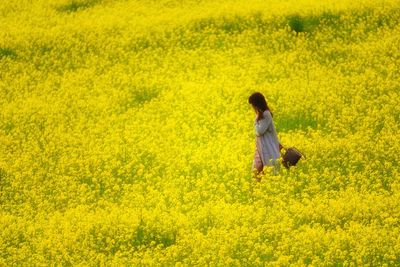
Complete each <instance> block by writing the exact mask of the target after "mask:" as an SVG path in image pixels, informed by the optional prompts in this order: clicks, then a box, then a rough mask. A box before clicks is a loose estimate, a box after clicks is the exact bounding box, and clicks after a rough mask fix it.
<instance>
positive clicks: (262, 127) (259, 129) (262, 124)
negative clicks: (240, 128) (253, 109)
mask: <svg viewBox="0 0 400 267" xmlns="http://www.w3.org/2000/svg"><path fill="white" fill-rule="evenodd" d="M271 122H272V117H271V113H269V112H266V115H264V118H262V119H261V120H255V122H254V126H255V133H256V135H257V136H261V135H263V134H264V133H265V131H266V130H267V129H268V127H269V125H270V124H271Z"/></svg>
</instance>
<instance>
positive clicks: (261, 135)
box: [254, 110, 280, 166]
mask: <svg viewBox="0 0 400 267" xmlns="http://www.w3.org/2000/svg"><path fill="white" fill-rule="evenodd" d="M263 115H264V118H262V119H261V120H259V121H258V122H257V118H255V119H254V132H255V134H256V146H257V150H258V151H259V153H260V157H261V160H262V162H263V165H264V166H265V165H268V166H273V165H274V164H275V160H276V159H277V158H279V157H280V151H279V143H280V142H279V139H278V135H277V133H276V129H275V125H274V122H273V120H272V115H271V112H270V111H269V110H265V111H264V112H263Z"/></svg>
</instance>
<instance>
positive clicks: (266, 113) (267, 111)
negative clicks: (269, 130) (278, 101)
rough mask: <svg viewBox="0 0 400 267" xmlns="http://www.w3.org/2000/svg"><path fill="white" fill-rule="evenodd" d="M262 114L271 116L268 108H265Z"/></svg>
mask: <svg viewBox="0 0 400 267" xmlns="http://www.w3.org/2000/svg"><path fill="white" fill-rule="evenodd" d="M263 114H264V115H266V116H268V117H272V116H271V112H270V111H269V110H268V109H266V110H265V111H264V112H263Z"/></svg>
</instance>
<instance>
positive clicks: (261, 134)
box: [249, 92, 282, 182]
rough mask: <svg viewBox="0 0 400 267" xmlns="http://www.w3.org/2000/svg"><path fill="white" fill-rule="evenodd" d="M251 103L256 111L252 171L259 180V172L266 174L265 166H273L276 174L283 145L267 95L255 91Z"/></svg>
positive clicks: (250, 99)
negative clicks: (254, 149) (266, 98)
mask: <svg viewBox="0 0 400 267" xmlns="http://www.w3.org/2000/svg"><path fill="white" fill-rule="evenodd" d="M249 104H251V105H252V106H253V109H254V111H255V112H256V118H255V120H254V132H255V135H256V151H255V153H254V160H253V165H252V172H253V177H254V178H256V180H257V181H258V182H259V181H260V180H261V177H259V174H260V173H262V174H264V172H263V168H264V166H271V167H273V171H274V174H275V173H276V172H277V171H279V167H280V165H279V162H278V160H277V159H278V158H279V157H280V150H281V149H282V146H281V144H280V142H279V139H278V135H277V133H276V129H275V125H274V122H273V120H272V113H271V110H270V109H269V107H268V105H267V101H266V100H265V97H264V96H263V95H262V94H261V93H260V92H255V93H253V94H252V95H251V96H250V97H249Z"/></svg>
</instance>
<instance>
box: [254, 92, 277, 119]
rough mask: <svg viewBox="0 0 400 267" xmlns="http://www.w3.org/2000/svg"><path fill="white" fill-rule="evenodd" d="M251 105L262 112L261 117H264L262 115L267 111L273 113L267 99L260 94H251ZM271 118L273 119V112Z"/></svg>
mask: <svg viewBox="0 0 400 267" xmlns="http://www.w3.org/2000/svg"><path fill="white" fill-rule="evenodd" d="M249 104H252V105H253V106H255V107H256V108H257V109H259V110H260V111H261V114H260V115H261V117H263V114H262V113H263V112H264V111H266V110H267V109H268V110H269V112H271V110H270V109H269V107H268V104H267V101H266V100H265V97H264V96H263V94H261V93H260V92H254V93H252V94H251V96H250V97H249ZM271 116H272V117H273V115H272V112H271Z"/></svg>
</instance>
